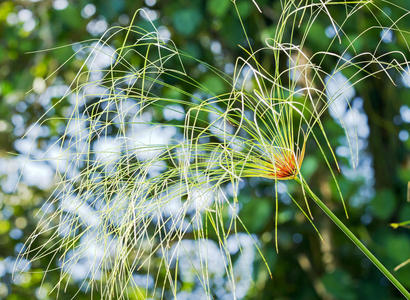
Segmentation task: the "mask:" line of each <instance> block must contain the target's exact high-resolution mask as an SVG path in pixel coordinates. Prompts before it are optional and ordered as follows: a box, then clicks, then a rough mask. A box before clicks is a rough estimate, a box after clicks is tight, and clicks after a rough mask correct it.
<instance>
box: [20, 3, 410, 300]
mask: <svg viewBox="0 0 410 300" xmlns="http://www.w3.org/2000/svg"><path fill="white" fill-rule="evenodd" d="M254 3H255V4H256V5H257V3H256V2H254ZM281 3H282V12H281V17H280V19H279V22H278V24H277V27H276V28H277V29H276V32H275V34H274V35H273V36H272V37H270V38H267V39H266V40H265V46H264V47H263V48H260V49H253V46H252V43H251V42H250V39H249V38H248V37H247V36H246V29H245V28H246V24H244V22H243V21H242V19H241V16H240V14H239V10H238V9H237V6H236V3H235V1H233V4H232V5H233V6H234V8H235V9H236V11H237V13H238V18H239V20H240V23H241V25H242V27H243V31H244V34H245V36H246V39H247V41H248V45H247V46H246V47H245V46H244V47H242V53H243V55H242V56H241V57H239V58H237V59H236V62H235V64H234V71H233V74H232V75H229V74H226V73H224V72H222V71H221V70H219V69H218V68H216V67H214V66H212V65H209V64H207V63H206V62H204V61H200V60H198V59H197V58H195V57H192V56H190V55H189V54H187V53H185V52H183V51H181V50H179V49H178V48H177V46H176V45H175V44H174V43H173V42H172V40H164V39H163V38H161V36H160V34H159V32H158V30H157V28H156V27H155V26H154V24H153V23H150V28H148V29H147V27H140V26H137V25H135V20H136V18H137V17H138V15H141V14H144V13H145V12H144V10H140V11H138V12H137V13H136V14H135V15H134V18H133V19H132V21H131V23H130V25H129V26H127V27H119V26H117V27H113V28H111V29H110V30H108V31H107V32H106V33H105V34H104V36H103V37H102V38H101V39H99V40H98V42H97V43H95V42H94V43H91V42H89V43H86V42H84V43H83V44H82V45H83V47H82V48H81V49H80V50H79V51H88V52H89V53H90V54H89V56H88V57H87V58H86V59H85V62H84V64H83V65H82V67H81V68H80V69H79V71H78V73H77V75H76V77H75V80H74V81H73V82H72V84H71V85H70V87H69V91H68V92H67V94H66V95H65V97H63V98H62V99H60V101H59V102H58V103H56V104H55V105H61V103H63V102H64V101H69V102H70V103H71V108H70V111H69V112H68V114H67V117H66V119H64V122H65V124H66V126H65V128H66V129H65V131H64V133H63V134H62V135H61V137H60V138H59V139H58V140H57V141H56V142H55V143H54V144H53V145H52V148H53V149H55V148H58V149H59V153H60V154H59V156H58V157H57V158H56V157H52V158H51V157H49V158H48V159H53V160H58V161H61V162H62V164H63V163H64V164H63V165H64V167H63V168H61V169H60V168H59V169H58V171H57V177H58V178H59V182H58V185H57V187H56V189H55V191H54V193H53V194H52V195H51V196H50V199H49V201H48V202H47V204H45V207H53V209H51V212H50V209H45V210H44V214H43V215H42V216H41V218H40V221H39V225H38V228H37V230H36V231H35V232H34V233H33V234H32V235H31V237H30V238H29V239H28V241H27V243H26V247H25V251H24V252H22V253H21V257H28V258H29V259H30V260H31V261H36V260H40V259H45V258H47V259H48V260H49V261H50V265H49V268H48V269H47V271H46V273H47V272H52V271H57V272H60V273H61V276H60V281H59V282H58V283H57V284H56V286H55V291H56V292H57V293H58V292H61V291H62V290H64V288H65V286H66V285H67V284H68V283H69V281H70V278H72V277H73V271H74V270H73V268H74V267H75V266H76V264H78V263H79V262H80V261H82V260H84V258H85V257H89V256H90V255H91V256H92V258H91V263H90V264H89V266H88V269H87V270H86V271H85V272H86V275H85V276H84V278H85V279H84V280H83V281H82V283H81V289H86V290H91V292H93V293H94V292H95V293H98V294H99V295H100V297H102V298H104V299H121V298H128V297H129V296H130V295H131V294H132V295H134V297H137V298H138V299H146V298H149V297H152V299H157V298H158V299H162V298H166V299H169V298H178V295H179V292H180V291H181V281H183V279H184V278H183V274H181V273H183V270H182V268H183V267H182V260H184V264H185V267H184V268H186V267H187V266H186V265H187V264H188V267H189V268H191V269H192V270H193V273H194V275H195V282H196V284H197V285H198V286H199V288H200V289H201V290H202V292H203V293H204V294H205V295H206V297H207V298H209V299H211V298H215V297H216V295H215V290H214V288H215V283H214V282H213V276H214V274H210V271H209V270H210V268H209V266H210V264H212V259H213V258H212V257H209V255H207V247H208V244H207V241H208V240H213V241H215V243H216V244H217V245H218V250H217V251H218V252H219V254H220V255H221V257H222V263H221V269H222V272H223V274H224V275H223V276H224V278H225V280H226V282H228V284H226V285H224V286H223V287H222V289H223V290H224V292H225V293H227V294H231V296H232V297H233V298H234V299H236V298H241V297H243V296H240V295H238V294H237V293H238V292H237V281H238V277H239V275H238V271H237V270H236V264H235V261H234V260H233V259H232V255H231V253H230V249H229V246H228V243H229V240H230V238H231V237H232V236H233V237H235V236H237V235H238V233H240V232H241V231H242V232H245V233H247V234H249V237H250V238H251V239H252V240H253V242H254V246H255V248H256V249H257V252H258V253H259V255H260V257H261V258H262V259H263V261H264V262H265V264H266V267H267V268H268V270H269V264H268V263H267V261H266V260H265V259H264V257H265V254H264V253H263V251H262V250H261V249H260V248H259V244H258V241H257V239H256V238H255V237H254V236H253V235H252V234H251V233H250V232H249V231H248V230H247V224H246V220H243V219H241V218H240V217H239V214H238V212H239V211H240V201H239V194H240V186H241V184H242V183H243V182H247V181H248V180H249V179H251V178H264V179H265V180H270V182H271V183H272V191H273V197H272V201H274V202H275V215H274V216H273V218H274V220H275V248H276V250H277V251H279V243H278V230H280V227H278V208H279V206H278V199H279V195H278V189H277V185H278V182H279V181H295V182H296V183H297V184H298V185H299V186H300V188H301V191H302V195H303V197H302V199H296V198H294V197H293V196H292V195H289V196H290V197H291V199H292V201H293V203H294V205H295V207H296V208H297V209H298V210H300V211H301V213H302V214H303V215H304V216H305V217H306V219H307V221H308V222H310V223H311V224H312V228H313V230H315V231H316V232H317V233H318V235H319V237H320V233H319V230H318V229H317V228H316V226H315V225H314V218H313V215H312V211H311V208H310V207H311V205H312V204H314V205H317V206H319V207H320V209H322V210H323V211H324V212H325V214H326V215H327V216H329V218H330V219H331V220H332V221H333V222H334V223H335V224H336V225H337V226H338V227H339V228H340V229H341V230H342V231H343V232H344V233H345V234H346V236H347V237H348V238H350V239H351V240H352V242H353V243H354V244H355V245H356V246H357V247H358V248H359V249H360V250H361V251H362V252H363V253H364V254H365V255H366V256H367V257H368V258H369V259H370V260H371V261H372V263H374V264H375V265H376V266H377V267H378V268H379V269H380V271H381V272H382V273H383V274H384V275H385V276H386V277H387V278H388V279H389V280H390V281H391V282H392V283H393V284H394V285H395V286H396V287H397V289H398V290H399V291H400V292H401V293H402V294H403V295H404V296H406V297H408V296H409V294H408V292H407V291H406V289H405V288H404V287H403V286H402V284H401V283H400V282H399V281H398V280H397V279H396V278H395V277H394V276H393V275H392V274H391V273H390V272H389V270H387V269H386V268H385V267H384V266H383V265H382V264H381V262H380V261H379V260H377V258H376V257H375V256H374V255H373V254H372V253H371V252H370V251H369V250H368V249H367V248H366V247H365V246H364V245H363V243H361V242H360V240H359V239H358V238H357V237H356V236H355V235H354V234H353V233H352V232H351V231H350V230H349V229H348V228H347V227H346V226H345V225H344V223H343V222H342V221H340V219H339V218H338V217H337V216H336V215H335V214H334V213H333V212H332V211H331V210H330V209H329V208H328V207H327V206H326V204H325V203H323V202H322V201H321V199H320V198H319V197H318V196H317V195H316V194H314V192H313V191H312V188H311V187H310V186H309V184H308V182H307V179H306V178H304V176H303V168H302V166H303V159H304V156H305V152H306V151H307V149H309V147H317V148H318V149H319V151H320V153H321V154H322V158H323V163H324V164H326V165H327V166H328V170H329V172H330V174H331V176H332V178H333V181H334V183H335V185H336V186H337V189H338V192H339V195H340V199H341V204H342V205H343V207H344V210H345V214H346V217H347V216H348V209H347V206H346V205H345V202H344V200H343V197H342V191H341V189H340V188H339V186H338V183H337V180H336V175H335V173H334V172H335V170H338V169H339V167H338V162H337V160H336V156H335V154H334V152H333V148H332V143H331V141H330V140H329V139H328V137H327V134H326V129H325V126H324V125H323V124H322V121H321V119H322V116H323V115H324V114H325V113H326V112H327V111H328V109H329V106H330V105H331V103H332V101H335V100H336V99H337V97H338V95H339V94H341V93H343V90H344V89H346V88H347V86H341V87H340V90H339V91H338V92H337V93H336V95H334V96H333V98H332V97H329V95H328V93H326V91H327V84H328V82H329V81H327V80H326V78H330V79H331V78H333V76H334V75H335V74H337V73H339V72H342V71H346V70H349V71H350V74H352V75H350V77H349V78H348V80H349V86H354V85H356V84H358V83H361V82H363V81H365V80H366V79H367V78H368V77H371V76H378V75H380V74H387V76H389V74H390V73H391V72H392V71H402V70H403V69H404V68H405V67H406V66H407V62H406V58H405V56H404V55H403V54H402V53H393V54H394V55H395V56H396V57H397V58H396V59H394V60H393V61H387V60H386V59H385V57H388V55H387V54H383V55H381V56H377V55H375V53H376V49H375V51H374V53H356V52H355V49H354V40H351V41H350V42H349V47H348V48H347V49H345V51H344V53H332V52H330V51H321V52H316V53H313V54H312V53H310V54H308V52H306V51H305V50H304V46H305V41H306V40H307V37H308V35H309V33H310V28H311V26H312V25H313V24H314V22H315V19H316V18H317V17H318V16H319V15H320V14H325V15H326V16H328V17H329V21H330V23H331V24H332V26H333V28H335V31H336V35H335V37H334V39H333V40H332V41H331V43H330V45H329V49H330V46H331V45H332V44H333V43H337V42H338V41H340V39H342V38H344V36H343V34H344V33H343V26H344V24H345V23H346V22H347V21H348V19H349V18H350V17H351V16H353V15H354V14H355V13H357V12H358V11H360V10H362V9H365V10H369V11H372V10H377V9H379V8H378V7H377V6H376V4H374V3H373V2H372V1H339V2H326V3H324V2H322V1H301V2H300V3H299V4H297V3H295V2H294V1H282V2H281ZM386 3H387V2H386ZM336 5H341V6H344V7H345V8H346V19H345V20H344V23H342V24H337V22H336V21H335V20H334V19H333V18H332V15H331V13H330V11H329V9H328V7H330V6H336ZM258 9H260V8H259V7H258ZM406 14H407V12H404V15H406ZM301 25H303V28H305V29H304V30H301V31H302V33H303V34H302V35H301V37H300V38H299V40H298V41H297V42H298V43H297V44H295V42H296V41H295V40H294V39H295V37H293V35H292V33H293V32H295V31H296V30H300V29H299V28H301ZM389 28H390V29H391V30H395V31H396V32H397V34H405V33H403V32H402V31H401V30H400V29H399V28H397V26H396V23H395V22H394V21H392V23H391V26H390V27H389ZM369 30H371V28H369ZM289 32H290V33H291V34H289ZM363 34H365V32H363ZM118 36H120V37H121V40H122V42H121V43H120V45H118V46H116V47H115V48H114V47H113V46H112V45H113V44H114V41H115V39H117V38H118ZM349 51H351V52H352V53H355V54H354V55H353V56H351V57H349V58H346V55H345V54H346V53H347V52H349ZM390 54H392V53H390ZM263 55H265V56H266V55H267V56H269V57H270V58H271V60H270V62H269V63H268V64H266V63H262V62H261V61H259V57H262V56H263ZM73 57H74V56H73ZM101 57H105V58H108V59H109V61H110V62H109V64H108V67H106V66H103V67H101V66H100V65H98V64H97V63H96V62H98V59H101ZM328 60H332V61H335V63H333V68H332V70H331V72H329V71H326V68H324V67H322V64H323V65H324V63H325V62H327V61H328ZM284 62H285V63H284ZM188 63H189V64H197V65H198V66H200V69H202V70H203V71H202V72H206V73H209V74H212V76H213V78H217V79H218V83H219V86H218V88H215V85H212V84H209V82H202V81H201V80H200V79H198V78H199V77H200V76H199V75H198V74H189V73H188V72H187V71H186V70H187V68H186V67H185V65H186V64H188ZM370 65H372V66H377V67H378V68H377V70H376V71H374V72H369V71H368V66H370ZM52 75H54V74H52ZM166 116H168V117H166ZM52 119H53V117H52V116H50V115H49V114H48V113H46V114H45V115H44V118H43V119H42V120H40V121H39V122H42V123H46V122H48V121H50V120H52ZM341 124H342V125H343V122H342V121H341ZM346 135H347V137H348V139H349V136H348V134H346ZM308 144H309V145H310V146H309V145H308ZM354 151H355V150H354V149H353V147H351V152H352V154H353V152H354ZM47 154H49V153H46V154H45V156H44V157H45V158H44V159H47ZM352 157H354V155H352ZM353 160H354V159H353ZM60 170H62V171H60ZM253 201H257V199H255V200H253ZM43 236H46V237H47V239H46V242H42V243H39V242H38V240H39V239H40V238H41V237H43ZM320 238H321V237H320ZM187 240H189V241H192V242H193V244H194V249H195V252H196V253H197V256H195V257H196V260H194V259H192V256H189V255H188V254H187V251H186V249H184V248H185V246H184V245H186V244H185V243H184V242H185V241H187ZM97 249H100V250H101V251H97ZM93 251H94V252H93ZM90 252H91V254H90ZM53 261H58V264H59V266H60V267H59V269H58V270H54V269H53V268H52V267H51V265H52V262H53ZM187 261H188V262H187ZM269 273H270V271H269ZM136 274H145V275H146V276H147V277H146V278H147V279H146V280H145V281H143V283H142V284H141V282H137V279H136ZM181 276H182V277H181ZM148 278H151V281H149V280H148Z"/></svg>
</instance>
